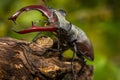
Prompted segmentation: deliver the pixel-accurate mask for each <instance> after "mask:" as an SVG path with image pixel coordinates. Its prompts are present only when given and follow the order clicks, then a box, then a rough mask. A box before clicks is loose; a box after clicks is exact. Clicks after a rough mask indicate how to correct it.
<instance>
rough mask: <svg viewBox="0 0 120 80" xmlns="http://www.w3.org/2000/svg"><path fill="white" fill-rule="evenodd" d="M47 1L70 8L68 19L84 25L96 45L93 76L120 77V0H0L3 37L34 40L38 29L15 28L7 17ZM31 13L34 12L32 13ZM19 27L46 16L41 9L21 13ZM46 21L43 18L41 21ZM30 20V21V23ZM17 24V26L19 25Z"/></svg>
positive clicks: (0, 34)
mask: <svg viewBox="0 0 120 80" xmlns="http://www.w3.org/2000/svg"><path fill="white" fill-rule="evenodd" d="M33 4H40V5H47V6H51V7H53V8H56V9H63V10H65V11H66V12H67V17H66V18H67V20H69V21H70V22H72V23H73V24H75V25H76V26H79V27H80V28H82V29H83V30H84V31H85V32H86V34H87V35H88V37H89V38H90V39H91V41H92V43H93V46H94V52H95V53H94V54H95V60H94V62H90V64H93V65H94V68H95V70H94V80H120V62H119V61H120V1H119V0H45V2H42V1H41V0H0V37H12V38H17V39H25V40H31V39H32V38H33V37H34V36H35V34H36V33H30V34H25V35H20V34H16V33H14V32H13V31H12V28H13V26H14V24H13V22H11V21H8V17H10V16H11V15H12V14H13V13H15V12H16V11H17V10H18V9H20V8H22V7H24V6H28V5H33ZM31 15H32V16H31ZM19 18H20V20H19V21H18V22H19V23H20V25H18V26H19V27H17V28H18V30H19V28H23V27H25V25H26V26H30V25H31V21H34V20H36V23H37V21H38V23H39V22H40V21H39V20H42V19H44V20H46V19H45V18H44V17H42V16H41V14H39V13H38V12H32V13H30V12H28V13H26V14H23V15H22V16H21V17H19ZM41 22H44V21H41ZM28 24H29V25H28ZM17 28H16V29H17Z"/></svg>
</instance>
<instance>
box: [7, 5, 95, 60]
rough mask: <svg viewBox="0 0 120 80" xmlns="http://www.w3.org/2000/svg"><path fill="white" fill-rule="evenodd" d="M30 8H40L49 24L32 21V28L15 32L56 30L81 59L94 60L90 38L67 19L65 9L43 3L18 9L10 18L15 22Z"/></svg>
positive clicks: (61, 39) (60, 38) (60, 37)
mask: <svg viewBox="0 0 120 80" xmlns="http://www.w3.org/2000/svg"><path fill="white" fill-rule="evenodd" d="M29 10H38V11H40V12H42V14H43V15H44V16H46V17H47V19H48V23H47V26H45V27H42V26H35V24H34V23H32V27H31V28H29V29H26V30H22V31H15V32H17V33H19V34H25V33H30V32H39V31H56V33H57V34H58V35H59V36H58V38H59V40H60V42H61V41H63V42H66V43H67V45H68V46H69V48H71V49H72V50H73V51H74V53H75V54H76V55H77V57H79V58H80V59H81V58H82V59H84V57H86V58H87V59H89V60H91V61H93V60H94V54H93V47H92V44H91V42H90V40H89V39H88V37H87V36H86V34H85V33H84V31H83V30H81V29H80V28H78V27H76V26H75V25H73V24H71V23H70V22H69V21H67V20H66V19H65V16H66V13H65V12H64V11H63V10H56V9H53V8H49V7H46V6H41V5H31V6H27V7H24V8H22V9H20V10H19V11H17V12H16V13H15V14H13V15H12V16H11V17H10V18H9V20H12V21H14V22H15V21H16V19H17V17H18V16H19V15H20V14H21V13H22V12H24V11H29ZM75 54H74V55H75ZM74 55H73V58H74Z"/></svg>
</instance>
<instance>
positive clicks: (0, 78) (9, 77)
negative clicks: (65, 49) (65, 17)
mask: <svg viewBox="0 0 120 80" xmlns="http://www.w3.org/2000/svg"><path fill="white" fill-rule="evenodd" d="M53 44H54V41H53V40H52V39H51V38H49V37H41V38H39V39H37V40H36V42H32V43H29V42H26V41H22V40H17V39H12V38H0V80H73V78H75V76H76V80H92V78H93V66H91V65H87V64H85V66H84V68H83V69H82V70H81V66H82V65H83V64H82V62H80V61H79V60H78V59H75V61H74V71H75V72H74V73H75V74H74V75H73V73H72V71H71V61H70V60H67V59H62V60H61V59H60V58H59V55H60V53H59V52H57V51H52V50H50V49H51V48H52V47H53Z"/></svg>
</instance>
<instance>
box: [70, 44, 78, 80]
mask: <svg viewBox="0 0 120 80" xmlns="http://www.w3.org/2000/svg"><path fill="white" fill-rule="evenodd" d="M73 46H74V53H73V55H72V61H71V69H72V73H73V76H74V79H73V80H76V73H75V70H74V58H75V54H76V53H77V48H76V44H75V42H73Z"/></svg>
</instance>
